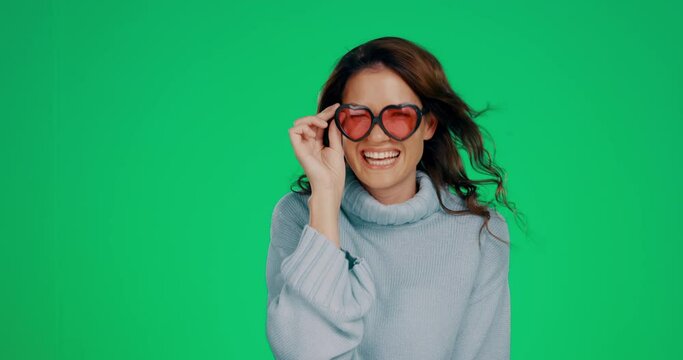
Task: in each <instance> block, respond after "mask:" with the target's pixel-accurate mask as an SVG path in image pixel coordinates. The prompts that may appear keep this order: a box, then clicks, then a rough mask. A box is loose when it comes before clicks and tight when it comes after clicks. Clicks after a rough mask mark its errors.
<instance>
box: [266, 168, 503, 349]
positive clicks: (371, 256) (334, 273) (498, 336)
mask: <svg viewBox="0 0 683 360" xmlns="http://www.w3.org/2000/svg"><path fill="white" fill-rule="evenodd" d="M416 180H417V183H418V190H417V193H416V194H415V196H414V197H412V198H411V199H409V200H407V201H405V202H403V203H400V204H392V205H384V204H382V203H380V202H379V201H377V200H376V199H375V198H374V197H373V196H372V195H371V194H369V193H368V192H367V191H366V190H365V188H363V187H362V185H361V184H360V183H359V182H358V179H357V178H356V176H355V175H354V174H353V172H352V171H350V169H348V168H347V176H346V183H345V188H344V194H343V198H342V204H341V209H340V214H339V227H340V228H339V240H340V246H341V249H339V248H337V247H336V246H334V244H333V243H332V242H331V241H330V240H329V239H328V238H327V237H325V236H324V235H322V234H321V233H319V232H318V231H316V229H314V228H312V227H310V226H309V225H308V220H309V214H308V203H307V201H308V198H309V196H308V195H301V194H297V193H293V192H290V193H287V194H286V195H284V196H283V197H282V198H281V199H280V200H279V201H278V203H277V204H276V205H275V208H274V210H273V216H272V223H271V229H270V236H271V239H270V247H269V250H268V258H267V264H266V282H267V287H268V309H267V324H266V335H267V338H268V342H269V344H270V347H271V350H272V352H273V354H274V355H275V358H276V359H296V360H305V359H377V360H383V359H387V360H400V359H411V360H473V359H477V360H497V359H509V358H510V290H509V285H508V268H509V246H508V245H506V244H503V243H501V242H500V241H499V240H497V239H495V238H493V237H492V236H491V235H490V234H489V233H488V232H487V230H486V228H484V230H483V231H482V232H481V238H479V229H480V227H481V225H482V223H483V218H481V217H480V216H477V215H472V214H466V215H450V214H447V213H446V212H445V211H444V210H443V209H441V207H440V205H439V201H438V199H437V195H436V191H437V190H436V189H435V187H434V185H433V184H432V182H431V181H430V179H429V177H428V175H427V174H426V173H425V172H423V171H421V170H418V171H417V179H416ZM439 191H441V194H442V199H443V201H444V204H445V205H446V206H447V207H448V208H449V209H453V210H462V209H466V206H465V203H464V201H463V200H462V199H461V198H460V197H458V196H457V195H455V194H452V193H451V192H449V191H448V190H447V189H446V188H443V189H440V190H439ZM489 210H490V211H491V215H492V216H491V219H490V220H489V224H488V226H489V229H490V230H491V231H492V232H493V233H494V234H495V235H497V236H498V237H500V238H502V239H504V240H506V241H508V240H509V233H508V226H507V223H506V221H505V219H504V218H503V217H502V216H501V215H500V214H499V213H498V212H496V211H495V210H494V209H493V208H489ZM479 241H481V243H480V242H479Z"/></svg>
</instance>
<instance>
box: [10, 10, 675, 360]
mask: <svg viewBox="0 0 683 360" xmlns="http://www.w3.org/2000/svg"><path fill="white" fill-rule="evenodd" d="M681 13H683V7H682V6H681V5H680V2H675V1H661V0H652V1H642V0H639V1H595V0H593V1H589V0H574V1H517V2H512V1H486V0H484V1H432V0H425V1H419V2H407V1H406V2H402V1H391V2H388V1H384V2H382V1H378V2H368V1H356V0H349V1H344V2H321V1H297V2H276V1H264V2H246V1H245V2H240V1H237V2H230V1H215V2H208V1H194V2H188V1H182V2H181V1H178V2H173V1H68V0H64V1H6V2H3V3H2V5H0V46H1V53H0V121H1V124H2V125H1V128H0V154H1V158H0V161H1V163H0V164H1V165H2V172H1V176H0V185H1V187H0V188H1V189H2V190H1V194H2V196H1V199H0V203H1V204H2V205H0V211H1V213H0V244H1V245H0V246H1V247H0V270H1V272H0V281H1V282H0V291H2V293H1V295H2V296H1V297H0V299H1V300H0V323H1V324H2V325H1V326H0V358H1V359H22V360H23V359H98V360H102V359H272V355H271V353H270V350H269V347H268V343H267V340H266V336H265V322H266V301H267V299H266V283H265V264H266V255H267V246H268V242H269V238H268V237H269V226H270V220H271V218H270V217H271V214H272V210H273V207H274V205H275V203H276V202H277V200H278V199H279V198H280V197H282V196H283V195H284V194H285V193H286V192H287V191H289V185H290V183H291V182H292V181H294V180H295V179H296V177H297V176H298V175H299V174H301V173H302V169H301V167H300V166H299V164H298V162H297V161H296V158H295V157H294V153H293V151H292V148H291V144H290V142H289V138H288V132H287V130H288V129H289V127H291V126H292V123H293V121H294V120H296V119H297V118H299V117H302V116H306V115H312V114H314V113H315V112H316V99H317V95H318V92H319V91H320V89H321V86H322V84H323V83H324V82H325V80H326V78H327V76H328V75H329V73H330V71H331V70H332V68H333V66H334V64H335V61H337V60H338V59H339V58H340V57H341V56H342V55H343V54H344V53H346V52H347V51H348V50H350V49H351V48H353V47H355V46H356V45H358V44H360V43H362V42H365V41H368V40H370V39H373V38H376V37H380V36H387V35H393V36H401V37H405V38H407V39H409V40H412V41H415V42H417V43H418V44H420V45H423V46H425V47H426V48H427V49H428V50H430V51H432V52H433V53H434V55H436V56H437V58H438V59H439V60H440V61H441V63H442V64H443V66H444V68H445V70H446V73H447V75H448V77H449V80H450V82H451V84H452V86H453V88H454V90H455V91H456V92H458V93H459V94H460V95H461V96H462V97H463V98H464V99H465V101H467V102H468V103H469V104H471V105H472V106H473V107H474V108H476V109H481V108H483V107H485V106H486V105H487V104H490V105H491V106H493V107H496V110H495V111H491V112H490V113H487V114H486V115H485V116H482V117H480V118H478V119H477V121H478V122H479V123H480V124H481V125H482V126H483V127H484V128H485V129H486V130H488V131H489V132H490V134H491V138H492V139H493V142H495V146H496V161H497V162H498V163H499V164H500V165H501V166H502V167H503V168H504V169H505V170H506V171H507V172H508V183H507V186H508V190H509V192H508V196H509V199H510V200H511V201H514V202H515V204H516V205H517V207H518V208H519V210H521V211H522V212H524V214H525V215H526V217H527V221H528V231H524V229H523V227H522V226H519V225H518V224H517V223H516V222H515V221H514V219H513V217H512V216H511V213H510V212H509V211H506V210H504V209H503V210H501V211H502V212H503V215H504V216H506V218H507V219H508V223H509V224H510V232H511V238H512V242H513V243H514V244H515V245H514V248H513V250H512V255H511V268H510V287H511V295H512V349H511V352H512V358H513V359H515V360H530V359H680V358H683V342H682V341H681V338H682V337H683V331H681V321H683V310H682V309H681V304H682V303H683V289H682V287H683V285H682V281H681V277H682V275H683V265H681V256H682V255H683V245H682V242H683V236H682V233H683V231H681V230H682V225H681V223H682V222H683V221H681V218H680V217H681V214H682V213H683V212H682V210H683V209H682V206H681V202H682V201H683V196H682V194H683V192H682V191H681V185H680V179H681V175H682V172H681V160H680V158H681V155H683V154H682V152H681V141H682V140H683V139H682V138H681V130H682V129H683V128H682V126H681V122H682V121H683V105H681V99H682V98H683V89H682V84H683V74H682V69H683V66H682V64H683V51H682V46H681V38H682V36H681V35H683V26H682V25H681V22H680V17H681ZM487 143H489V144H492V142H491V141H488V140H487ZM473 176H474V177H477V176H476V174H473Z"/></svg>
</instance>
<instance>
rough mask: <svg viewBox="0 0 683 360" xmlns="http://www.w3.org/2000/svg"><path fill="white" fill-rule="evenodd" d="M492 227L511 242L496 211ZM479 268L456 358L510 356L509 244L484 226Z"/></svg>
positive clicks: (494, 359) (484, 359) (472, 359)
mask: <svg viewBox="0 0 683 360" xmlns="http://www.w3.org/2000/svg"><path fill="white" fill-rule="evenodd" d="M491 213H492V214H493V215H492V216H491V219H490V221H489V228H490V229H491V231H492V232H493V233H494V234H495V235H496V236H498V237H499V238H501V239H503V240H504V241H506V242H509V240H510V236H509V232H508V226H507V223H506V222H505V219H504V218H503V217H502V216H501V215H499V214H498V213H497V212H495V211H491ZM484 233H485V234H486V235H485V236H484V239H483V241H482V244H481V252H480V261H479V268H478V272H477V277H476V280H475V285H474V288H473V290H472V293H471V295H470V300H469V302H468V305H467V309H466V312H465V315H464V316H463V320H462V323H461V325H460V329H459V332H458V336H457V339H456V344H455V349H454V352H453V356H452V357H451V359H452V360H503V359H506V360H508V359H510V287H509V283H508V273H509V261H510V260H509V259H510V258H509V256H510V250H509V245H508V244H503V243H502V242H501V241H500V240H498V239H496V238H494V237H492V236H491V235H490V234H489V233H488V231H487V230H486V228H484Z"/></svg>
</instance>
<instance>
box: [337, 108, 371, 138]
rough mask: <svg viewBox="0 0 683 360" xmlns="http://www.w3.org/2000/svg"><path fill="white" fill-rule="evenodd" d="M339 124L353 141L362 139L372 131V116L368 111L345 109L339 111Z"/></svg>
mask: <svg viewBox="0 0 683 360" xmlns="http://www.w3.org/2000/svg"><path fill="white" fill-rule="evenodd" d="M339 123H340V124H341V128H342V130H343V131H344V132H345V133H346V135H348V136H349V137H350V138H351V139H354V140H355V139H360V138H361V137H363V135H365V133H367V132H368V130H369V129H370V124H372V116H371V115H370V112H368V111H367V110H366V109H350V108H344V109H342V110H340V111H339Z"/></svg>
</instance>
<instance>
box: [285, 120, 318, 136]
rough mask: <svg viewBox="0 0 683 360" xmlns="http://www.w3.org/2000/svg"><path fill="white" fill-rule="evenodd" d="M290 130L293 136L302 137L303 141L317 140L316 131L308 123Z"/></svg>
mask: <svg viewBox="0 0 683 360" xmlns="http://www.w3.org/2000/svg"><path fill="white" fill-rule="evenodd" d="M289 130H290V133H291V134H297V135H300V136H301V138H302V140H305V138H310V139H315V131H313V129H311V127H310V126H308V124H306V123H302V124H299V125H297V126H294V127H292V128H291V129H289Z"/></svg>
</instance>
